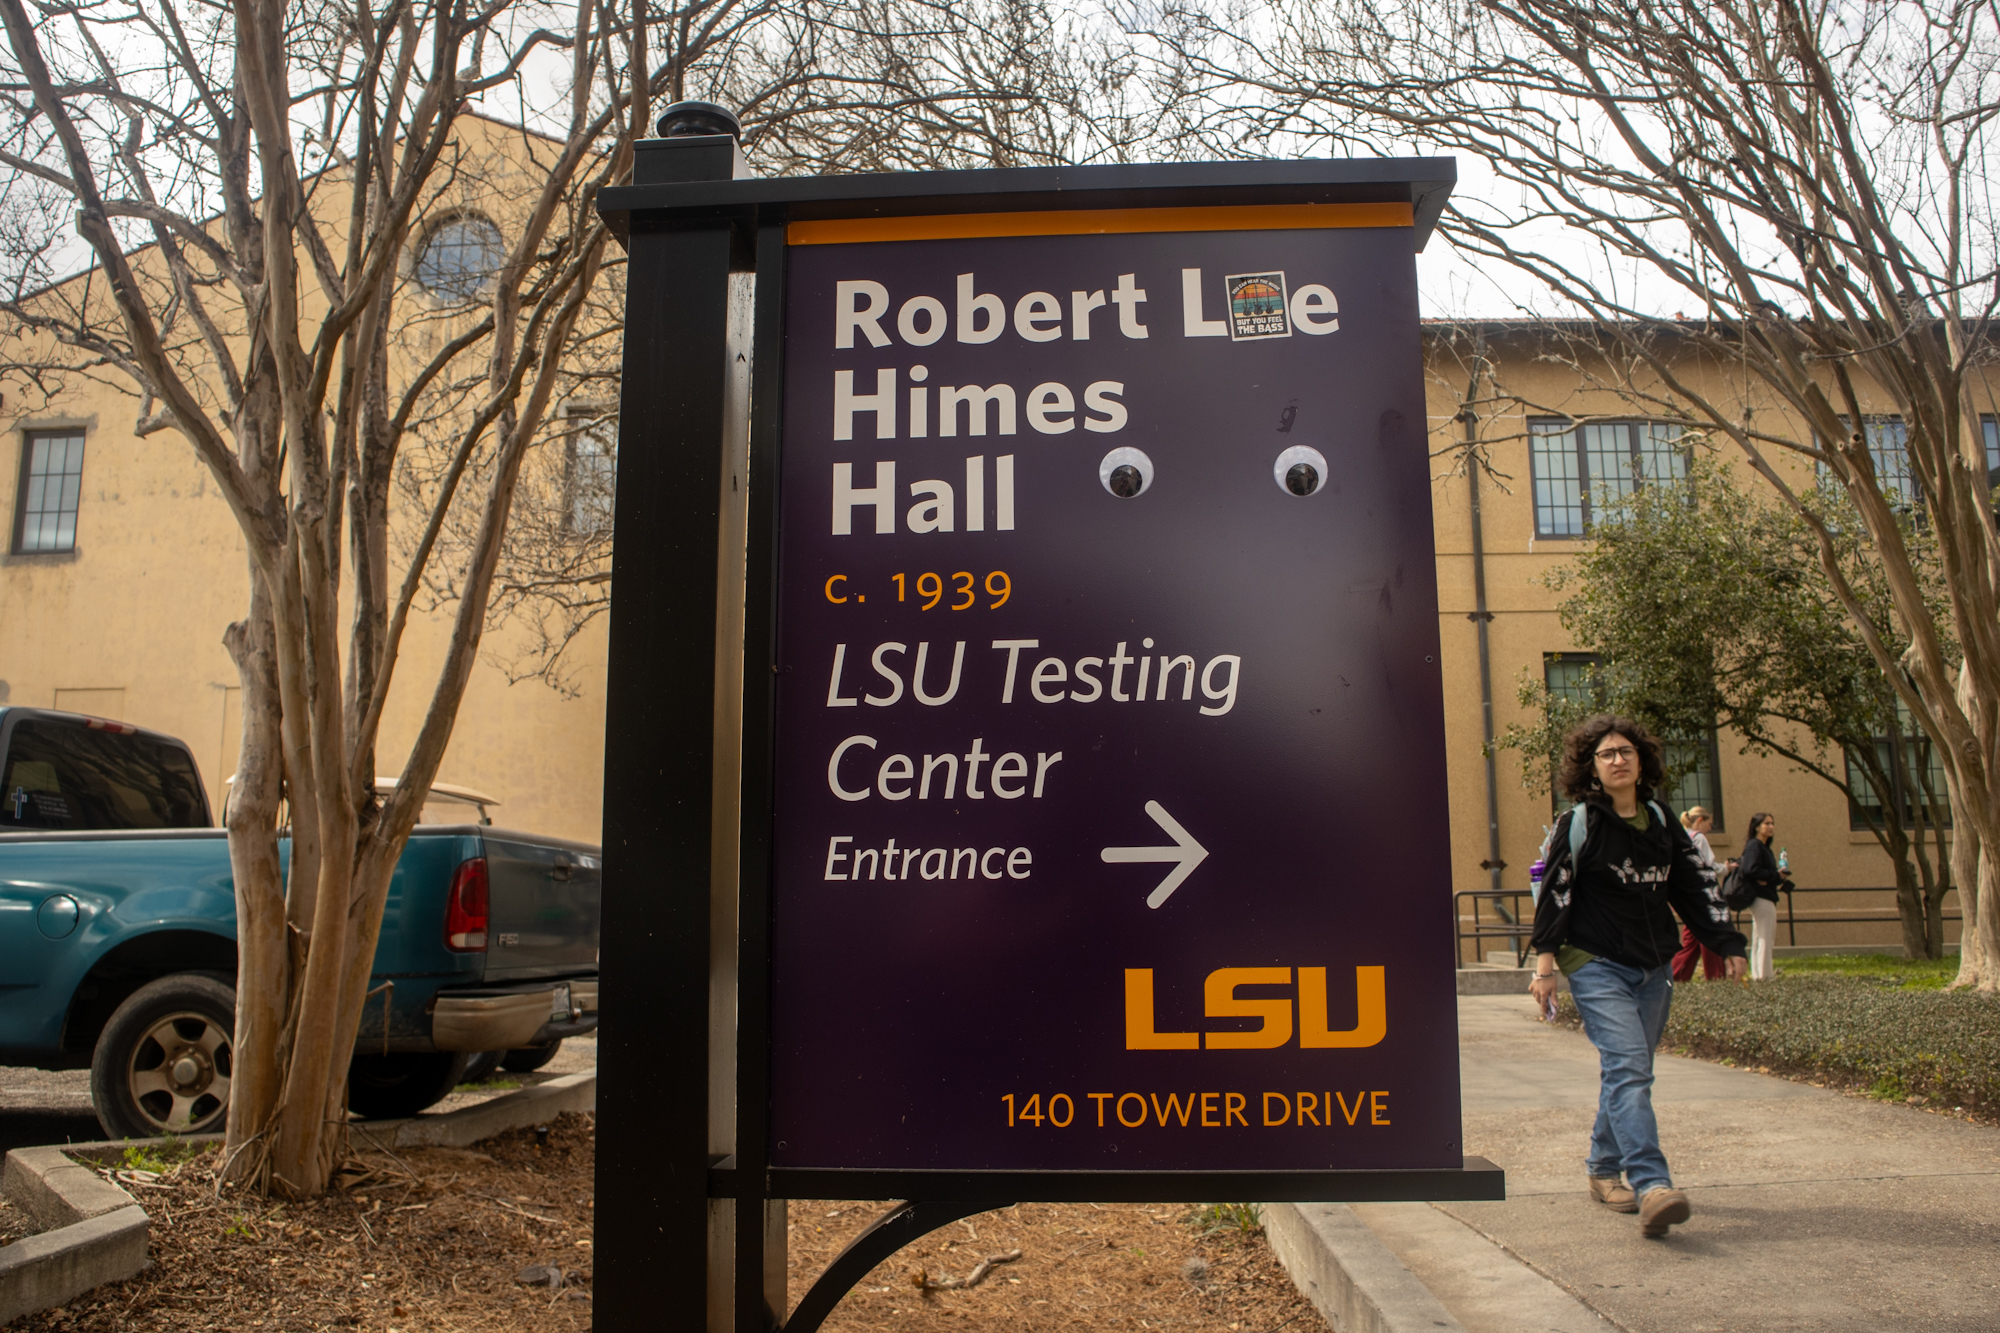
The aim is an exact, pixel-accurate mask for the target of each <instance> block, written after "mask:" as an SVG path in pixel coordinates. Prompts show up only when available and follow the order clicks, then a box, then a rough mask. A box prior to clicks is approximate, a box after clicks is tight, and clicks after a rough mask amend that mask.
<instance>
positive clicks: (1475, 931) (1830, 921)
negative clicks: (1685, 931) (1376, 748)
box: [1452, 886, 1964, 967]
mask: <svg viewBox="0 0 2000 1333" xmlns="http://www.w3.org/2000/svg"><path fill="white" fill-rule="evenodd" d="M1781 892H1782V893H1783V894H1784V895H1785V933H1786V941H1787V943H1788V944H1790V945H1792V946H1796V945H1797V944H1798V942H1799V926H1800V925H1801V924H1803V925H1808V926H1814V925H1829V926H1831V925H1866V924H1868V923H1871V922H1883V923H1894V922H1898V921H1900V920H1901V919H1902V918H1901V915H1900V914H1899V912H1898V911H1897V908H1896V890H1895V889H1894V888H1886V889H1885V888H1875V887H1863V888H1839V887H1833V888H1826V887H1820V886H1813V887H1810V888H1805V887H1799V886H1791V887H1787V888H1784V889H1782V890H1781ZM1801 893H1879V894H1884V895H1886V896H1887V897H1888V899H1889V902H1888V905H1887V906H1886V907H1862V908H1855V909H1852V910H1851V911H1848V912H1845V913H1843V912H1841V910H1840V909H1839V908H1810V907H1809V908H1806V909H1804V910H1805V915H1803V916H1802V915H1800V909H1799V907H1798V904H1797V902H1796V900H1795V895H1797V894H1801ZM1945 893H1946V894H1947V896H1948V897H1949V898H1952V899H1955V898H1956V896H1957V893H1958V890H1956V889H1947V890H1945ZM1452 898H1453V900H1454V904H1453V905H1454V907H1455V909H1456V914H1457V918H1458V944H1457V947H1458V956H1459V961H1460V962H1463V961H1464V960H1465V946H1466V944H1467V943H1468V942H1470V943H1471V945H1472V958H1473V961H1474V962H1484V961H1485V957H1486V955H1485V952H1484V951H1483V950H1482V949H1481V948H1480V947H1479V942H1480V941H1481V940H1503V939H1504V940H1507V941H1508V942H1509V943H1510V945H1511V946H1512V948H1513V949H1514V955H1515V957H1514V965H1515V966H1516V967H1525V966H1527V962H1528V950H1529V949H1530V947H1531V945H1530V942H1529V934H1530V925H1531V923H1532V921H1533V918H1534V907H1533V905H1532V904H1533V901H1534V899H1533V895H1532V894H1531V893H1530V892H1529V891H1528V890H1527V889H1503V890H1501V891H1500V892H1499V893H1495V892H1494V891H1493V890H1491V889H1460V890H1458V891H1457V892H1455V893H1453V894H1452ZM1468 898H1469V899H1471V900H1472V912H1471V918H1470V920H1471V924H1470V925H1468V924H1467V915H1466V911H1465V903H1466V900H1467V899H1468ZM1502 899H1505V900H1506V904H1505V906H1504V907H1503V906H1502V904H1501V900H1502ZM1482 903H1483V904H1485V905H1486V910H1485V914H1482V911H1481V905H1482ZM1744 915H1745V914H1744V913H1743V912H1734V913H1732V914H1731V919H1732V920H1733V921H1734V922H1735V923H1736V924H1737V925H1738V926H1741V925H1742V924H1743V918H1744ZM1509 918H1511V920H1510V919H1509ZM1942 919H1943V920H1945V921H1958V922H1960V923H1963V921H1964V914H1963V912H1962V911H1960V910H1959V908H1957V907H1947V908H1945V909H1944V910H1943V913H1942Z"/></svg>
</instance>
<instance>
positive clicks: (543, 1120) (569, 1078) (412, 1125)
mask: <svg viewBox="0 0 2000 1333" xmlns="http://www.w3.org/2000/svg"><path fill="white" fill-rule="evenodd" d="M596 1109H597V1071H596V1070H595V1069H592V1070H589V1071H588V1072H585V1073H581V1074H565V1075H563V1076H562V1077H561V1078H552V1079H550V1080H549V1081H548V1082H546V1083H537V1084H536V1085H535V1086H533V1087H531V1088H520V1089H517V1090H515V1091H513V1092H507V1093H502V1094H501V1095H500V1096H498V1097H495V1098H493V1099H492V1100H491V1101H484V1102H480V1103H479V1104H478V1105H476V1106H467V1107H464V1108H462V1109H460V1110H457V1111H448V1112H446V1113H445V1114H444V1115H435V1116H416V1117H413V1118H411V1119H408V1120H355V1121H350V1122H349V1124H348V1128H349V1129H350V1130H351V1131H353V1132H354V1133H355V1136H356V1137H357V1138H360V1139H362V1140H364V1141H371V1140H372V1141H373V1142H374V1143H376V1144H379V1145H381V1146H383V1147H389V1148H465V1147H469V1146H471V1145H472V1144H475V1143H477V1142H479V1141H480V1140H481V1139H490V1138H492V1137H493V1136H494V1135H495V1134H504V1133H506V1132H507V1131H508V1130H510V1129H523V1128H525V1127H527V1126H529V1125H542V1124H547V1123H548V1122H549V1121H551V1120H553V1119H555V1118H556V1117H557V1116H559V1115H561V1114H562V1113H563V1112H565V1111H595V1110H596Z"/></svg>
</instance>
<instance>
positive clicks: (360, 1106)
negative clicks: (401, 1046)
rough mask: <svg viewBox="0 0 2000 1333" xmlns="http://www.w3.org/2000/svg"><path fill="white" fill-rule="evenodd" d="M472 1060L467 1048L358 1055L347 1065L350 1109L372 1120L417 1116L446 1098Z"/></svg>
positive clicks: (348, 1103) (348, 1107)
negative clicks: (465, 1050) (462, 1049)
mask: <svg viewBox="0 0 2000 1333" xmlns="http://www.w3.org/2000/svg"><path fill="white" fill-rule="evenodd" d="M471 1059H472V1057H471V1056H469V1055H467V1054H466V1053H465V1052H464V1051H432V1052H421V1053H403V1052H391V1053H390V1054H388V1055H357V1056H355V1057H354V1060H353V1063H351V1064H349V1065H348V1066H347V1109H348V1110H350V1111H352V1112H353V1113H354V1114H356V1115H358V1116H362V1117H364V1118H366V1119H369V1120H393V1119H396V1118H398V1117H401V1116H407V1115H415V1114H416V1113H417V1112H419V1111H421V1110H423V1109H424V1108H425V1107H427V1106H434V1105H436V1104H437V1103H438V1102H441V1101H443V1100H444V1099H445V1097H446V1096H448V1095H449V1094H450V1092H451V1090H452V1089H453V1088H455V1087H457V1086H458V1085H459V1083H460V1081H461V1080H463V1078H464V1077H465V1066H466V1065H467V1064H468V1063H469V1062H470V1061H471Z"/></svg>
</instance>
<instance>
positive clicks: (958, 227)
mask: <svg viewBox="0 0 2000 1333" xmlns="http://www.w3.org/2000/svg"><path fill="white" fill-rule="evenodd" d="M1414 225H1416V224H1415V218H1414V210H1413V209H1412V208H1411V206H1410V205H1408V204H1245V205H1241V206H1236V207H1220V208H1078V209H1067V210H1050V211H1045V212H1038V213H948V214H943V215H928V216H924V217H909V218H829V219H827V220H825V221H821V222H794V223H792V224H790V225H789V226H787V227H786V228H785V241H786V243H787V244H789V245H858V244H862V243H865V242H868V241H958V240H967V239H971V238H974V237H983V236H1114V235H1125V234H1131V233H1134V232H1149V231H1306V230H1312V229H1316V228H1322V227H1409V226H1414Z"/></svg>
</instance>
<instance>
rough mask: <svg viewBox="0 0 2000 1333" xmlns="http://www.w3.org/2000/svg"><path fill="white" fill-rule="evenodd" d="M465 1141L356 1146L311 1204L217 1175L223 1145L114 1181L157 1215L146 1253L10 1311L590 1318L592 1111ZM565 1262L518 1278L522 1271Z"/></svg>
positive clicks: (252, 1317) (540, 1324)
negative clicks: (67, 1293)
mask: <svg viewBox="0 0 2000 1333" xmlns="http://www.w3.org/2000/svg"><path fill="white" fill-rule="evenodd" d="M548 1129H549V1132H548V1135H547V1142H546V1144H545V1145H544V1144H540V1143H538V1142H537V1138H538V1136H537V1134H536V1132H535V1131H534V1130H531V1129H524V1130H517V1131H514V1132H511V1133H507V1134H503V1135H500V1136H498V1137H496V1138H493V1139H489V1140H487V1141H486V1142H485V1143H482V1144H480V1145H479V1148H478V1150H476V1151H474V1150H468V1149H462V1148H419V1149H403V1150H399V1151H397V1152H396V1153H394V1154H388V1153H383V1152H373V1153H364V1154H363V1155H361V1156H360V1157H358V1158H357V1159H356V1160H355V1162H354V1163H353V1164H352V1165H351V1168H350V1169H349V1170H347V1171H344V1172H343V1174H342V1176H341V1185H342V1188H340V1189H339V1190H337V1191H335V1192H334V1193H331V1194H328V1195H326V1196H325V1197H323V1198H319V1199H313V1200H310V1201H307V1202H305V1203H290V1204H287V1203H276V1202H271V1201H267V1200H264V1199H260V1198H257V1197H255V1196H253V1195H250V1194H248V1193H247V1192H245V1191H243V1190H240V1189H235V1188H224V1189H222V1190H221V1191H219V1192H218V1190H217V1189H216V1180H215V1167H216V1162H217V1158H216V1154H215V1153H214V1152H212V1151H211V1152H206V1153H202V1154H200V1155H199V1156H195V1157H192V1158H190V1159H188V1160H186V1161H183V1162H181V1163H180V1164H178V1165H175V1166H173V1167H172V1168H171V1169H169V1170H166V1171H163V1172H161V1173H159V1174H158V1175H157V1176H156V1177H149V1176H147V1175H144V1174H133V1173H126V1174H124V1175H122V1176H120V1178H119V1183H120V1184H121V1185H123V1186H124V1187H125V1188H126V1189H127V1190H129V1191H130V1192H131V1193H132V1194H133V1195H135V1196H136V1197H137V1198H138V1199H139V1201H140V1202H141V1203H143V1204H144V1205H145V1208H146V1212H147V1213H148V1214H149V1215H150V1216H151V1218H152V1224H153V1225H152V1241H151V1254H152V1259H153V1265H152V1267H151V1268H149V1269H147V1270H146V1272H144V1273H142V1274H140V1275H139V1276H138V1277H135V1278H132V1279H130V1280H129V1281H126V1282H119V1283H114V1284H112V1285H109V1286H104V1287H99V1288H97V1289H96V1290H94V1291H92V1292H90V1293H88V1294H86V1295H84V1296H80V1297H78V1298H77V1299H76V1300H74V1301H72V1302H71V1303H70V1304H69V1305H67V1306H63V1307H60V1308H58V1309H54V1310H45V1311H43V1312H42V1313H40V1314H36V1315H30V1316H28V1317H26V1318H24V1319H22V1320H21V1321H19V1322H18V1323H16V1324H15V1325H13V1327H14V1328H16V1329H21V1330H32V1331H33V1333H54V1331H55V1330H62V1331H63V1333H96V1331H97V1330H103V1333H112V1331H113V1330H118V1331H119V1333H123V1331H124V1330H130V1329H146V1330H149V1331H150V1330H161V1331H162V1333H182V1331H188V1333H192V1331H193V1330H202V1333H214V1331H219V1330H224V1329H227V1330H231V1331H232V1333H235V1331H237V1330H243V1329H258V1330H270V1331H271V1333H285V1331H289V1330H299V1333H305V1331H306V1330H318V1329H377V1330H380V1329H390V1330H396V1331H397V1333H418V1331H419V1330H440V1331H442V1333H458V1331H460V1330H464V1331H465V1333H470V1331H471V1330H475V1329H477V1330H490V1329H502V1328H504V1329H508V1330H522V1331H523V1333H554V1331H555V1330H570V1329H580V1328H588V1327H589V1326H590V1296H589V1294H590V1267H591V1261H590V1224H591V1201H592V1194H593V1180H592V1173H593V1171H594V1169H595V1161H596V1152H595V1139H594V1135H595V1122H594V1118H593V1117H591V1116H588V1115H564V1116H562V1117H561V1118H559V1119H558V1120H556V1121H555V1122H553V1123H552V1124H551V1125H550V1126H549V1127H548ZM357 1145H358V1146H360V1147H363V1148H365V1147H367V1146H368V1145H367V1141H366V1140H365V1139H360V1138H358V1137H357ZM532 1265H541V1266H544V1267H548V1268H556V1269H560V1270H561V1277H560V1280H559V1281H560V1285H555V1286H550V1285H534V1286H530V1285H524V1284H523V1283H521V1282H520V1281H518V1280H517V1278H518V1276H519V1275H520V1274H521V1273H522V1271H523V1270H525V1269H527V1268H529V1267H530V1266H532Z"/></svg>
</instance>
